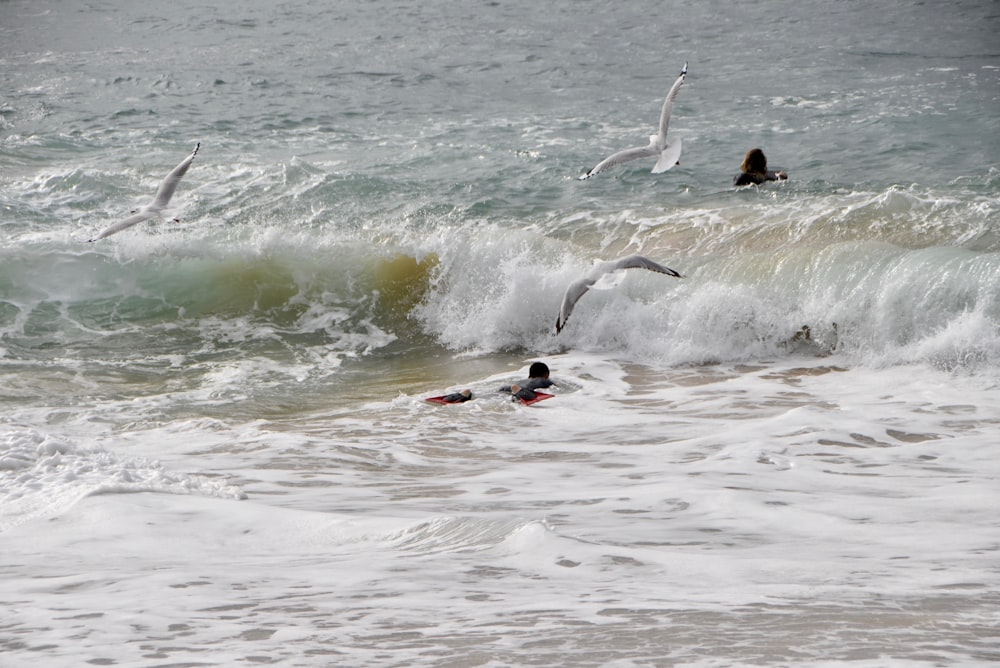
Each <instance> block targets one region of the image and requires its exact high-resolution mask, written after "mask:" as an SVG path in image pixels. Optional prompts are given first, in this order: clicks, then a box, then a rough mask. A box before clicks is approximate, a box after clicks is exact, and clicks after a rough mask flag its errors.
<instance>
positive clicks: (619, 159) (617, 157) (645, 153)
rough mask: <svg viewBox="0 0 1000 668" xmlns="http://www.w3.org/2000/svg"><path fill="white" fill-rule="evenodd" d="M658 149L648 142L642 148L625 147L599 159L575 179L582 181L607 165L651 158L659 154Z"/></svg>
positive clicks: (595, 174) (599, 171)
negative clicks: (647, 144) (587, 170)
mask: <svg viewBox="0 0 1000 668" xmlns="http://www.w3.org/2000/svg"><path fill="white" fill-rule="evenodd" d="M659 154H660V151H659V149H657V148H656V147H655V146H653V145H652V144H650V145H649V146H643V147H642V148H627V149H625V150H623V151H618V152H617V153H614V154H612V155H610V156H608V157H607V158H605V159H604V160H601V161H600V162H599V163H597V165H595V166H594V168H593V169H591V170H590V171H589V172H587V173H586V174H584V175H583V176H578V177H577V179H579V180H580V181H583V180H584V179H589V178H590V177H591V176H597V175H598V174H600V173H601V172H603V171H604V170H605V169H607V168H608V167H614V166H616V165H620V164H622V163H625V162H631V161H632V160H638V159H639V158H652V157H653V156H656V155H659Z"/></svg>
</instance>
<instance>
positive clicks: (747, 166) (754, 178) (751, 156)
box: [733, 148, 788, 188]
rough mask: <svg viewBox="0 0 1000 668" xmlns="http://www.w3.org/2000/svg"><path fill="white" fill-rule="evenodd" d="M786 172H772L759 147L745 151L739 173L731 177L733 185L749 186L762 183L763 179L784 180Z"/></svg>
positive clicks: (786, 176)
mask: <svg viewBox="0 0 1000 668" xmlns="http://www.w3.org/2000/svg"><path fill="white" fill-rule="evenodd" d="M787 178H788V174H786V173H785V172H784V171H781V172H772V171H770V170H768V168H767V156H765V155H764V151H762V150H760V149H759V148H752V149H750V150H749V151H747V154H746V157H744V158H743V164H742V165H740V173H739V174H737V175H736V176H735V177H733V185H734V186H736V187H737V188H738V187H740V186H750V185H757V186H759V185H760V184H762V183H764V182H765V181H784V180H786V179H787Z"/></svg>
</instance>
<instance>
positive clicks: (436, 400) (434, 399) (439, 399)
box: [424, 395, 470, 406]
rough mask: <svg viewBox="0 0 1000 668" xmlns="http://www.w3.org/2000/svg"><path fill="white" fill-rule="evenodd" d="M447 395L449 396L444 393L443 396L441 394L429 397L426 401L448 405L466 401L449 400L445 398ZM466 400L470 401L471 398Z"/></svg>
mask: <svg viewBox="0 0 1000 668" xmlns="http://www.w3.org/2000/svg"><path fill="white" fill-rule="evenodd" d="M446 396H448V395H443V396H440V397H427V398H426V399H425V400H424V401H429V402H431V403H432V404H444V405H445V406H448V405H450V404H464V403H465V401H447V400H446V399H445V397H446ZM466 401H470V400H469V399H466Z"/></svg>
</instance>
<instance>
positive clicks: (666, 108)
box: [657, 63, 688, 148]
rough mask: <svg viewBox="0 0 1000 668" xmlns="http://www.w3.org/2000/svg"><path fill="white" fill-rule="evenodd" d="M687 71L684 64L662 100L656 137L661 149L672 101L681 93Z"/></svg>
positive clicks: (664, 140) (664, 143)
mask: <svg viewBox="0 0 1000 668" xmlns="http://www.w3.org/2000/svg"><path fill="white" fill-rule="evenodd" d="M687 71H688V64H687V63H684V68H683V69H682V70H681V73H680V74H679V75H678V76H677V79H676V80H675V81H674V85H672V86H671V87H670V90H669V91H667V97H666V99H665V100H663V108H662V109H661V110H660V130H659V134H658V135H657V137H658V138H659V140H660V147H661V148H662V147H664V146H666V142H667V126H668V125H670V114H671V112H673V110H674V100H676V99H677V94H678V93H680V92H681V86H682V85H684V78H685V77H686V76H687Z"/></svg>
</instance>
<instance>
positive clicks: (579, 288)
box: [556, 272, 603, 334]
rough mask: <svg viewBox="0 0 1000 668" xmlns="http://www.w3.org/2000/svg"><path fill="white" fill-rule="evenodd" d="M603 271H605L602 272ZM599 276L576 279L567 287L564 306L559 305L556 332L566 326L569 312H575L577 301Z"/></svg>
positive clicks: (563, 301)
mask: <svg viewBox="0 0 1000 668" xmlns="http://www.w3.org/2000/svg"><path fill="white" fill-rule="evenodd" d="M602 273H603V272H602ZM598 277H599V275H598V276H594V275H591V276H587V278H581V279H580V280H578V281H574V282H573V283H571V284H570V286H569V287H568V288H566V294H564V295H563V300H562V306H560V307H559V317H558V318H556V334H558V333H559V332H561V331H562V328H563V327H565V326H566V321H567V320H569V314H570V313H572V312H573V307H574V306H576V302H577V301H579V300H580V297H582V296H583V295H585V294H586V293H587V290H589V289H590V286H591V285H593V284H594V283H595V282H596V281H597V278H598Z"/></svg>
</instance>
